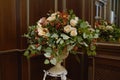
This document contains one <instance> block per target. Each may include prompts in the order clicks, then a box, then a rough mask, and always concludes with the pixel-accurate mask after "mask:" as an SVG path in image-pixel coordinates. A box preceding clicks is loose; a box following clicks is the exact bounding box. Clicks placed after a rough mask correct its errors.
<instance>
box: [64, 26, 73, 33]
mask: <svg viewBox="0 0 120 80" xmlns="http://www.w3.org/2000/svg"><path fill="white" fill-rule="evenodd" d="M71 29H72V28H71V26H70V25H67V26H65V27H64V31H65V32H66V33H69V32H70V31H71Z"/></svg>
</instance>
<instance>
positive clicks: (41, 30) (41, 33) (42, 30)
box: [37, 27, 49, 36]
mask: <svg viewBox="0 0 120 80" xmlns="http://www.w3.org/2000/svg"><path fill="white" fill-rule="evenodd" d="M37 30H38V35H39V36H46V35H47V33H48V32H49V31H48V29H47V28H42V27H38V29H37Z"/></svg>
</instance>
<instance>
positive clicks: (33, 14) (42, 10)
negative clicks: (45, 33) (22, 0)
mask: <svg viewBox="0 0 120 80" xmlns="http://www.w3.org/2000/svg"><path fill="white" fill-rule="evenodd" d="M29 6H30V12H29V13H30V16H29V18H30V25H33V24H36V22H37V21H38V20H39V19H40V18H41V17H43V16H45V17H46V16H47V13H48V11H49V10H54V0H30V5H29Z"/></svg>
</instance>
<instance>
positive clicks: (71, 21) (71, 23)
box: [70, 19, 78, 27]
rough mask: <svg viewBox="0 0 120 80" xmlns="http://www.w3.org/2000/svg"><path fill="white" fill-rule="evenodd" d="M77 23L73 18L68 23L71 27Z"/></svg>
mask: <svg viewBox="0 0 120 80" xmlns="http://www.w3.org/2000/svg"><path fill="white" fill-rule="evenodd" d="M77 23H78V20H75V19H71V20H70V25H71V26H73V27H74V26H76V25H77Z"/></svg>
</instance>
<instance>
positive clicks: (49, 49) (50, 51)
mask: <svg viewBox="0 0 120 80" xmlns="http://www.w3.org/2000/svg"><path fill="white" fill-rule="evenodd" d="M44 51H45V52H46V53H52V49H51V48H50V47H48V48H46V49H44Z"/></svg>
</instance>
